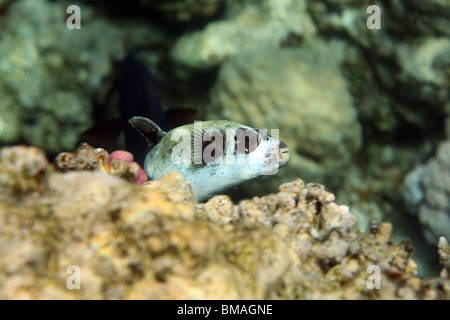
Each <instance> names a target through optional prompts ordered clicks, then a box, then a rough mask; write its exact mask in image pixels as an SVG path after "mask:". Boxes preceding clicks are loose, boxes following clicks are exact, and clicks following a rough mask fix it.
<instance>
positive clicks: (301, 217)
mask: <svg viewBox="0 0 450 320" xmlns="http://www.w3.org/2000/svg"><path fill="white" fill-rule="evenodd" d="M14 148H17V147H14ZM19 148H20V149H13V150H12V148H4V149H1V150H0V154H1V155H4V154H10V153H11V152H13V151H14V152H15V155H16V158H14V160H15V161H16V162H18V163H24V164H23V165H21V166H20V168H29V167H30V164H34V163H36V165H37V168H36V170H37V171H31V172H32V174H30V175H23V174H22V175H18V177H17V178H20V177H22V178H23V179H28V177H29V176H34V173H35V172H41V171H42V168H43V167H46V165H43V163H44V162H43V160H42V155H43V153H42V152H41V151H37V150H38V149H36V148H34V147H19ZM22 157H23V158H24V159H22ZM3 167H5V169H4V170H5V171H6V172H9V171H14V170H16V171H17V169H14V168H11V167H10V166H0V168H3ZM31 168H32V166H31ZM27 170H28V169H27ZM16 171H14V172H16ZM28 171H29V170H28ZM41 177H43V181H42V183H40V184H35V185H34V186H33V187H31V188H27V190H28V192H27V193H24V194H22V196H21V197H20V198H16V197H10V196H9V195H8V194H6V193H4V192H0V222H1V223H0V234H1V235H2V236H1V237H0V274H2V281H1V282H0V298H2V299H262V298H266V299H325V298H334V299H344V298H345V299H392V298H397V299H398V298H404V299H422V298H429V299H448V298H450V280H449V278H448V276H447V273H446V272H444V271H443V273H442V274H441V277H437V278H434V279H420V278H418V277H417V268H416V266H415V263H414V261H413V260H411V252H412V249H411V245H410V244H409V243H408V242H402V243H400V244H398V245H395V244H393V243H392V241H391V240H390V232H391V226H390V224H388V223H382V224H375V223H373V224H372V225H371V227H370V229H369V231H368V232H367V233H361V232H359V231H358V229H357V227H356V217H355V216H354V215H353V214H352V213H351V212H350V211H349V209H348V207H346V206H340V205H337V204H336V203H335V202H334V195H333V194H331V193H329V192H327V191H326V190H325V188H324V187H323V186H321V185H318V184H307V185H305V184H304V183H303V181H301V180H299V179H298V180H294V181H292V182H290V183H285V184H283V185H281V186H280V191H279V192H278V193H277V194H271V195H267V196H264V197H261V198H258V197H255V198H253V199H252V200H245V201H242V202H240V203H239V204H238V205H235V204H233V203H232V202H231V201H230V199H229V198H228V197H226V196H216V197H214V198H212V199H211V200H210V201H208V202H207V203H206V204H202V203H198V202H196V201H195V198H194V196H193V194H192V192H191V190H190V186H189V183H188V182H185V181H183V177H182V176H181V175H180V174H177V173H172V174H169V175H167V176H165V177H163V178H162V179H160V180H156V181H152V182H150V183H148V184H146V185H144V186H140V185H136V184H134V183H130V182H128V181H126V180H124V179H120V178H118V177H115V176H113V175H110V174H107V173H106V172H102V171H68V172H65V173H61V172H55V171H53V169H52V168H51V167H47V169H46V173H45V174H44V175H42V176H41ZM9 179H11V178H9ZM33 191H34V192H33ZM38 191H39V196H36V192H38ZM439 252H440V255H441V261H442V262H443V264H444V266H447V265H448V263H447V260H448V259H447V256H448V253H449V250H448V243H447V242H446V239H444V238H442V239H441V240H440V242H439ZM369 267H370V268H372V269H373V268H375V269H376V268H377V267H378V268H379V269H378V271H379V275H380V279H381V283H380V285H381V287H380V289H374V288H373V289H370V288H369V286H368V283H369V282H370V281H371V280H370V279H369V277H370V276H371V275H372V273H373V271H368V270H369V269H368V268H369ZM447 267H448V266H447ZM372 269H370V270H372ZM74 270H75V271H74ZM77 277H79V278H77ZM77 279H78V280H77ZM78 285H79V287H78ZM375 285H376V283H375ZM77 288H78V289H81V290H78V289H77Z"/></svg>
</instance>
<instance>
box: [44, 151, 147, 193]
mask: <svg viewBox="0 0 450 320" xmlns="http://www.w3.org/2000/svg"><path fill="white" fill-rule="evenodd" d="M53 167H54V168H55V170H56V171H58V172H67V171H82V170H92V171H103V172H107V173H110V174H112V175H114V176H118V177H121V178H123V179H126V180H128V181H134V182H136V183H137V184H143V183H144V182H145V181H147V175H146V174H145V172H144V169H142V168H141V166H140V165H139V164H138V163H136V162H134V161H133V155H132V154H131V153H129V152H127V151H120V150H119V151H114V152H113V153H111V155H109V154H108V152H107V151H106V150H104V149H102V148H96V149H94V148H92V147H91V146H89V145H88V144H87V143H83V144H82V145H81V146H80V147H79V148H78V149H77V150H76V151H75V152H73V153H71V152H62V153H60V154H58V156H57V157H56V159H55V161H54V163H53Z"/></svg>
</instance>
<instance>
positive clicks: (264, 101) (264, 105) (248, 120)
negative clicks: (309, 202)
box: [208, 45, 362, 192]
mask: <svg viewBox="0 0 450 320" xmlns="http://www.w3.org/2000/svg"><path fill="white" fill-rule="evenodd" d="M330 46H331V45H330ZM308 51H309V48H308V49H305V50H300V49H297V48H285V49H279V48H268V47H262V48H259V49H255V50H249V51H247V52H240V53H239V54H236V55H235V56H233V57H232V58H230V59H229V60H228V61H227V62H226V63H224V64H223V65H222V67H221V69H220V71H219V75H218V78H217V82H216V84H215V86H214V88H213V89H212V91H211V100H212V107H213V108H211V111H210V113H209V114H208V117H209V118H215V119H223V118H225V119H232V120H233V121H236V122H239V123H245V124H247V125H249V126H251V127H253V128H262V129H267V130H268V133H269V134H270V132H271V130H272V129H279V135H280V139H281V140H283V141H284V142H285V143H286V144H287V145H288V146H289V149H290V155H291V157H290V160H289V163H288V165H287V166H286V167H285V168H283V170H280V172H279V173H278V174H277V175H276V177H274V178H275V179H276V181H278V183H277V184H279V183H280V181H283V180H284V181H285V180H286V177H296V176H300V177H302V179H304V180H306V181H317V182H321V183H325V182H329V180H330V178H332V179H335V180H336V179H338V178H339V173H342V172H343V170H342V169H343V168H345V167H347V166H348V165H349V164H350V162H351V160H352V156H353V154H354V153H355V152H356V151H357V150H358V148H359V147H360V145H361V142H362V135H361V131H362V130H361V127H360V125H359V122H358V119H357V112H356V110H355V108H354V107H353V103H352V99H351V96H350V94H349V92H348V89H347V84H346V81H345V79H344V78H343V76H342V75H341V73H340V71H339V69H338V67H337V66H336V60H337V58H336V57H335V58H334V60H333V59H332V58H330V59H329V58H326V57H320V54H316V55H313V54H312V53H310V52H308ZM334 52H335V55H336V56H337V55H338V52H339V47H337V50H335V51H334ZM322 55H323V54H322ZM324 84H327V85H326V87H324ZM266 192H267V191H266Z"/></svg>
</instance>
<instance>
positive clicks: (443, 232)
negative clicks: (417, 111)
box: [405, 118, 450, 243]
mask: <svg viewBox="0 0 450 320" xmlns="http://www.w3.org/2000/svg"><path fill="white" fill-rule="evenodd" d="M447 131H448V132H449V133H450V118H449V119H448V120H447ZM449 139H450V134H449V135H448V138H447V140H445V141H443V142H442V143H441V144H440V145H439V147H438V149H437V152H436V155H435V156H434V157H433V158H431V159H430V160H429V161H428V162H427V163H426V164H424V165H419V166H417V167H416V168H415V169H414V170H413V171H411V172H410V173H409V174H408V176H407V177H406V179H405V200H406V202H407V203H408V205H409V206H410V208H411V212H412V213H413V214H418V216H419V220H420V222H421V224H422V226H423V232H424V234H425V237H426V238H427V240H428V241H429V242H430V243H436V241H437V240H438V238H439V237H440V236H445V237H447V238H449V237H450V198H449V194H450V140H449Z"/></svg>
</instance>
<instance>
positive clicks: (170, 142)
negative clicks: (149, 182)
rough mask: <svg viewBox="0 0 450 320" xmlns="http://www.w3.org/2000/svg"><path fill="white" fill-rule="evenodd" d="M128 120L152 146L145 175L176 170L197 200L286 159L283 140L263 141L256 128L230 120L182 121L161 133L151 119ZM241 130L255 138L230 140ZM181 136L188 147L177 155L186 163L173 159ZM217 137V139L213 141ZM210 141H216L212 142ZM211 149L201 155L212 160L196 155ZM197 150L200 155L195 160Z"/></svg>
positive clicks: (152, 176) (243, 180)
mask: <svg viewBox="0 0 450 320" xmlns="http://www.w3.org/2000/svg"><path fill="white" fill-rule="evenodd" d="M130 124H131V125H132V126H133V127H134V128H135V129H136V130H137V131H139V132H140V133H141V134H142V135H143V136H144V138H146V140H147V141H148V142H149V144H150V146H152V149H151V150H150V151H149V153H148V154H147V156H146V159H145V166H144V167H145V171H146V173H147V174H148V176H149V177H150V178H151V179H153V180H156V179H160V178H161V177H163V176H164V175H166V174H168V173H171V172H179V173H181V174H182V175H183V176H184V178H185V180H186V181H189V182H190V184H191V188H192V191H193V194H194V196H195V197H196V199H197V200H198V201H202V200H205V199H208V198H210V197H211V196H213V195H214V194H217V193H218V192H220V191H223V190H226V189H228V188H230V187H233V186H235V185H238V184H240V183H242V182H245V181H248V180H251V179H254V178H257V177H259V176H261V175H262V174H264V172H265V171H264V169H265V168H267V167H268V165H270V166H274V165H275V169H276V170H278V168H279V167H281V166H283V165H284V164H286V162H287V161H288V160H289V153H288V150H289V149H288V147H287V146H286V145H285V144H284V143H283V142H280V141H279V140H276V139H274V138H272V137H270V136H268V135H267V136H266V138H265V139H264V138H261V137H263V136H262V135H261V134H260V132H259V130H257V129H253V128H251V127H248V126H244V125H242V124H239V123H236V122H232V121H226V120H220V121H203V122H201V128H200V129H199V125H198V124H188V125H184V126H180V127H178V128H175V129H173V130H171V131H169V132H167V133H166V132H164V131H162V130H161V129H160V128H159V127H158V126H157V125H156V124H155V123H154V122H152V121H151V120H149V119H147V118H143V117H133V118H131V119H130ZM211 133H217V134H220V135H221V136H222V137H223V140H221V139H217V141H216V138H215V137H214V138H211V137H212V135H211ZM242 133H245V134H254V135H255V137H256V136H257V137H258V138H257V139H255V140H254V143H253V144H252V143H251V142H250V139H248V140H245V138H244V140H239V139H236V137H237V136H238V135H239V134H242ZM227 134H228V135H227ZM180 137H182V138H180ZM185 139H187V140H189V143H190V145H188V147H190V148H188V149H187V150H189V151H183V152H181V153H180V154H181V155H183V154H184V152H186V154H187V152H190V153H191V154H189V157H188V158H189V161H184V162H183V161H175V160H174V159H175V158H174V151H175V150H177V149H180V143H181V142H184V143H185V145H186V141H185ZM237 140H238V141H245V143H242V145H240V142H237ZM220 141H222V143H219V142H220ZM213 142H214V143H216V144H214V145H213ZM274 147H276V148H274ZM211 149H214V150H213V152H212V153H208V152H206V153H208V154H212V155H213V157H212V158H213V160H205V159H204V158H202V155H203V154H205V150H206V151H208V150H209V151H210V150H211ZM185 150H186V149H185ZM274 150H276V152H274ZM198 151H200V153H198ZM196 152H197V153H196ZM199 154H200V158H198V155H199ZM227 156H229V158H227ZM238 157H240V158H238ZM230 159H231V160H232V161H228V160H230ZM238 159H239V160H238ZM269 174H271V173H269Z"/></svg>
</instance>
